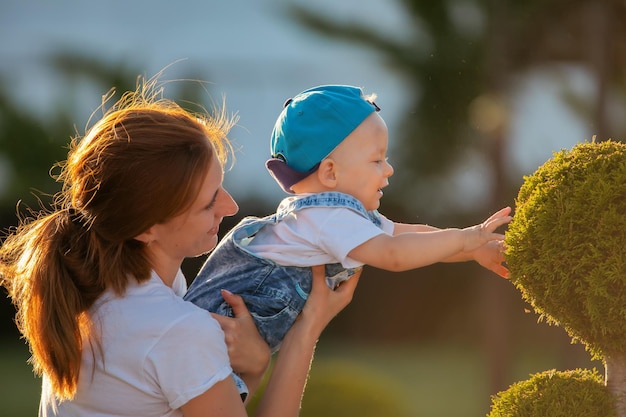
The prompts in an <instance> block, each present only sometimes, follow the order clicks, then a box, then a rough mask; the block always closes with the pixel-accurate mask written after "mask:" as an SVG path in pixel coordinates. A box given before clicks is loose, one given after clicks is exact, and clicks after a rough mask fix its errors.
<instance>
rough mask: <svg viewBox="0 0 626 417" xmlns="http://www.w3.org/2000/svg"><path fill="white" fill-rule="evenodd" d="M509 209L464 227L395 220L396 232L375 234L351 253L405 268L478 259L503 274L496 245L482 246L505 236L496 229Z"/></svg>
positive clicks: (391, 267) (371, 261)
mask: <svg viewBox="0 0 626 417" xmlns="http://www.w3.org/2000/svg"><path fill="white" fill-rule="evenodd" d="M510 213H511V208H510V207H506V208H503V209H501V210H500V211H498V212H496V213H495V214H493V215H492V216H490V217H489V218H488V219H487V220H485V221H484V222H482V223H481V224H478V225H475V226H471V227H467V228H465V229H437V228H435V227H431V226H426V225H407V224H396V230H395V231H394V235H393V236H389V235H379V236H376V237H374V238H372V239H370V240H368V241H367V242H365V243H363V244H362V245H360V246H358V247H356V248H354V249H353V250H352V251H351V252H350V254H349V256H350V257H351V258H353V259H356V260H358V261H361V262H363V263H365V264H367V265H372V266H375V267H377V268H381V269H385V270H389V271H406V270H409V269H414V268H419V267H422V266H426V265H431V264H434V263H437V262H453V261H466V260H470V259H475V260H477V261H478V262H479V263H480V264H481V265H483V266H485V267H487V268H488V269H491V270H493V271H494V272H496V273H498V274H499V275H502V273H503V272H502V271H499V270H496V269H494V267H493V262H495V261H496V260H495V258H493V245H489V246H487V247H483V246H484V245H485V244H487V243H488V242H492V241H495V242H500V241H502V240H503V239H504V235H502V234H499V233H495V230H496V229H497V228H499V227H500V226H503V225H505V224H507V223H508V222H510V221H511V216H510ZM497 256H500V255H497ZM488 259H489V260H488ZM487 264H488V265H490V266H487Z"/></svg>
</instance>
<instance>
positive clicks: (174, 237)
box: [148, 158, 239, 266]
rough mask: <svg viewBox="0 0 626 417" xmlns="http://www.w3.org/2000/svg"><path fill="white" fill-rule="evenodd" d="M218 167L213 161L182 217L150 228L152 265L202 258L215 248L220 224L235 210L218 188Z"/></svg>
mask: <svg viewBox="0 0 626 417" xmlns="http://www.w3.org/2000/svg"><path fill="white" fill-rule="evenodd" d="M222 180H223V170H222V166H221V164H220V163H219V161H217V159H216V158H213V161H212V162H211V166H210V168H209V169H208V172H207V173H206V175H205V177H204V179H203V181H202V185H201V187H200V192H199V194H198V196H197V197H196V199H195V201H194V202H193V204H192V205H191V207H189V209H187V210H186V211H184V212H183V213H181V214H179V215H178V216H176V217H174V218H172V219H171V220H168V221H167V222H165V223H161V224H156V225H154V226H153V227H152V228H151V234H152V236H151V237H152V238H153V239H152V240H150V241H149V242H148V250H149V251H150V253H151V257H152V259H153V261H154V262H155V263H156V264H162V263H163V262H167V264H170V262H171V265H178V266H180V264H181V263H182V261H183V259H184V258H188V257H195V256H199V255H202V254H205V253H207V252H209V251H211V250H212V249H213V248H215V245H217V240H218V236H217V233H218V231H219V226H220V223H221V222H222V219H223V218H224V217H226V216H232V215H234V214H235V213H237V211H238V210H239V207H238V206H237V204H236V203H235V201H234V200H233V198H232V197H231V196H230V194H228V192H227V191H226V190H225V189H224V188H223V187H222Z"/></svg>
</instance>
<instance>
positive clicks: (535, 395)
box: [487, 369, 615, 417]
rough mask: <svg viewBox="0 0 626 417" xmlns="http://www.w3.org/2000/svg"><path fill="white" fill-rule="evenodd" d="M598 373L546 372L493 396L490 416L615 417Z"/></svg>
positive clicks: (578, 371)
mask: <svg viewBox="0 0 626 417" xmlns="http://www.w3.org/2000/svg"><path fill="white" fill-rule="evenodd" d="M614 416H615V411H614V409H613V403H612V397H611V395H610V394H609V392H608V390H607V389H606V387H605V386H604V384H603V382H602V378H601V376H600V375H599V374H598V372H597V370H595V369H594V370H588V369H576V370H573V371H555V370H551V371H545V372H541V373H538V374H534V375H531V377H530V379H528V380H526V381H522V382H516V383H515V384H513V385H511V387H509V389H508V390H506V391H502V392H500V393H498V394H497V395H494V396H493V397H492V406H491V412H490V413H489V414H488V415H487V417H614Z"/></svg>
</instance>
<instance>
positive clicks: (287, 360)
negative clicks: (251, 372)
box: [256, 266, 361, 417]
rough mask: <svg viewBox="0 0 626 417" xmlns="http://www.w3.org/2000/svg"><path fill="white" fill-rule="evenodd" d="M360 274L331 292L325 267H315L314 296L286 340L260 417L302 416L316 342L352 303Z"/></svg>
mask: <svg viewBox="0 0 626 417" xmlns="http://www.w3.org/2000/svg"><path fill="white" fill-rule="evenodd" d="M360 275H361V273H360V272H359V273H357V274H355V275H353V276H352V277H350V279H349V280H347V281H344V282H342V283H341V284H340V285H339V286H338V287H337V288H335V289H334V290H332V289H330V288H329V287H328V285H326V278H325V276H324V267H323V266H316V267H313V287H312V288H311V293H310V294H309V298H308V299H307V301H306V304H305V305H304V309H303V310H302V313H301V314H300V316H298V319H297V320H296V322H295V323H294V324H293V326H292V327H291V329H289V331H288V332H287V335H286V336H285V339H284V340H283V343H282V345H281V348H280V352H279V353H278V357H277V358H276V362H275V365H274V370H273V371H272V376H271V377H270V380H269V382H268V384H267V387H266V388H265V395H264V396H263V398H262V399H261V402H260V403H259V405H258V407H257V414H256V416H257V417H296V416H298V415H299V412H300V403H301V399H302V394H303V393H304V387H305V385H306V380H307V377H308V374H309V367H310V366H311V361H312V359H313V352H314V351H315V345H316V343H317V340H318V338H319V337H320V335H321V333H322V331H323V330H324V328H325V327H326V325H327V324H328V323H330V321H331V320H332V319H333V317H335V316H336V315H337V314H338V313H339V312H340V311H341V310H343V308H344V307H345V306H347V305H348V304H349V303H350V301H352V296H353V295H354V290H355V289H356V285H357V284H358V282H359V278H360Z"/></svg>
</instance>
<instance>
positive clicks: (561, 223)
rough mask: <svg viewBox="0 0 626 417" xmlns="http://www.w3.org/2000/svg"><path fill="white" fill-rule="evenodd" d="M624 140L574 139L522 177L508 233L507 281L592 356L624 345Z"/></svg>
mask: <svg viewBox="0 0 626 417" xmlns="http://www.w3.org/2000/svg"><path fill="white" fill-rule="evenodd" d="M625 231H626V144H623V143H619V142H613V141H606V142H599V143H583V144H578V145H576V146H575V147H573V148H572V149H571V150H569V151H568V150H563V151H561V152H558V153H555V154H554V156H553V158H552V159H550V160H548V161H547V162H546V163H545V164H543V165H542V166H541V167H539V168H538V169H537V171H536V172H535V173H534V174H532V175H530V176H528V177H525V178H524V184H523V185H522V187H521V188H520V191H519V194H518V196H517V199H516V210H515V215H514V218H513V220H512V222H511V224H510V225H509V227H508V230H507V232H506V238H505V242H506V245H507V252H506V261H507V264H508V266H509V269H510V276H511V281H512V282H513V284H514V285H515V286H516V287H517V288H518V289H519V290H520V291H521V293H522V296H523V298H524V299H525V300H526V301H528V302H529V303H530V304H531V305H532V307H533V308H534V309H535V311H537V312H538V313H539V314H541V318H542V319H546V320H547V321H548V323H550V324H558V325H560V326H562V327H564V328H565V330H566V331H567V333H568V334H569V335H570V336H571V337H572V339H573V340H574V341H579V342H582V343H583V344H584V345H585V347H586V348H587V349H588V350H589V351H590V353H591V354H592V357H593V358H594V359H601V358H603V357H605V356H607V355H610V354H611V353H616V352H618V353H619V352H623V350H624V346H626V326H625V325H624V319H625V318H626V250H624V248H626V233H625Z"/></svg>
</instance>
